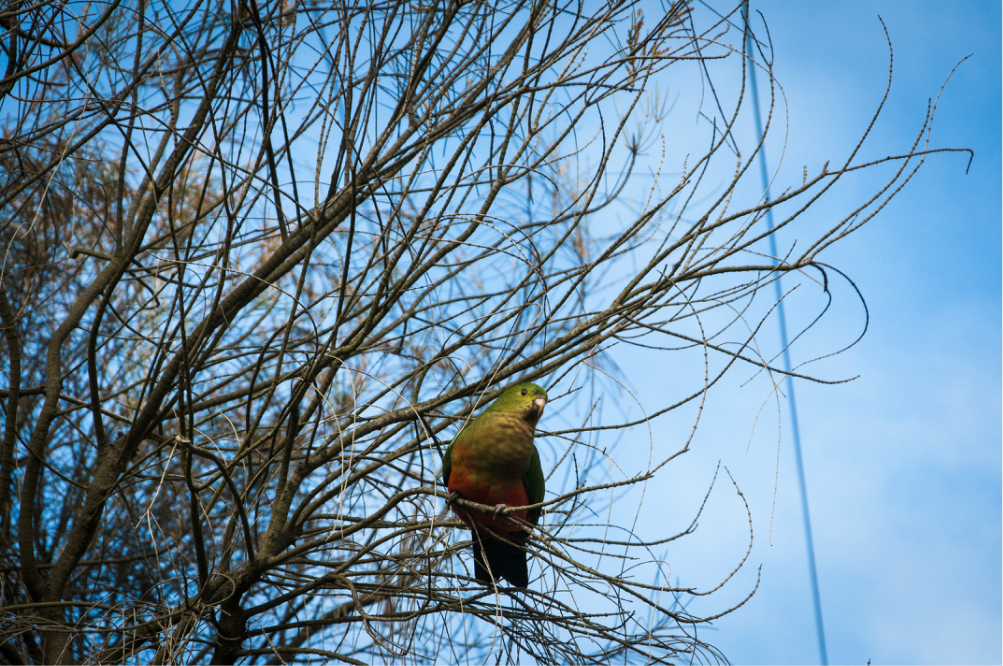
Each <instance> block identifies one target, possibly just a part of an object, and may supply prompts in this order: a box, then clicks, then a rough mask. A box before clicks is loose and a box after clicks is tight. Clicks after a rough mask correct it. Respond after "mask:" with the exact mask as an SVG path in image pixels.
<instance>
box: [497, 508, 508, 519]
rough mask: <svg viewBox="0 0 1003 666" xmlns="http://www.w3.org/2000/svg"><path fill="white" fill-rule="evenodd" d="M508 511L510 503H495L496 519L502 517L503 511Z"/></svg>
mask: <svg viewBox="0 0 1003 666" xmlns="http://www.w3.org/2000/svg"><path fill="white" fill-rule="evenodd" d="M506 511H508V505H507V504H496V505H495V511H494V516H495V520H498V519H499V518H501V515H502V514H503V513H505V512H506Z"/></svg>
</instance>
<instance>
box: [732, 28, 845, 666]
mask: <svg viewBox="0 0 1003 666" xmlns="http://www.w3.org/2000/svg"><path fill="white" fill-rule="evenodd" d="M745 38H746V53H747V54H748V57H749V59H750V61H751V60H752V32H751V31H749V30H748V28H746V32H745ZM749 79H750V84H751V87H752V108H753V111H754V116H755V120H756V136H757V137H758V138H759V140H760V141H764V137H763V122H762V119H761V118H760V114H759V90H758V88H757V87H756V65H755V63H750V67H749ZM759 171H760V175H761V176H762V179H763V190H764V191H765V196H766V201H767V202H768V201H769V200H770V179H769V176H768V171H767V168H766V145H765V141H764V142H763V145H762V146H760V148H759ZM766 229H767V230H768V231H771V232H772V231H773V209H772V208H769V209H767V211H766ZM769 239H770V256H771V257H772V260H773V265H774V266H776V265H778V264H779V263H780V262H779V260H778V259H777V257H778V256H779V255H778V254H777V239H776V237H775V235H774V234H772V233H771V234H770V235H769ZM773 285H774V287H776V294H777V315H778V317H779V320H780V346H781V348H782V349H783V357H784V370H785V371H786V372H787V373H790V371H791V355H790V351H789V350H788V348H787V318H786V317H785V316H784V301H783V291H782V290H781V288H780V276H779V275H778V276H777V279H776V280H774V282H773ZM787 397H788V399H789V401H790V408H791V432H792V433H793V439H794V461H795V464H796V465H797V472H798V485H799V486H800V487H801V513H802V515H803V516H804V535H805V543H806V544H807V545H808V572H809V574H810V575H811V596H812V601H813V603H814V606H815V630H816V632H817V634H818V653H819V659H820V660H821V663H822V664H823V665H827V664H828V663H829V656H828V654H827V653H826V649H825V626H824V625H823V624H822V598H821V595H820V594H819V591H818V572H817V571H816V568H815V545H814V541H813V539H812V536H811V517H810V515H809V513H808V484H807V482H806V481H805V474H804V462H803V461H802V459H801V432H800V430H799V429H798V409H797V402H796V401H795V400H794V380H793V378H792V377H791V376H790V374H788V375H787Z"/></svg>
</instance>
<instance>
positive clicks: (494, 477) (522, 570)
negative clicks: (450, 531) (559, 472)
mask: <svg viewBox="0 0 1003 666" xmlns="http://www.w3.org/2000/svg"><path fill="white" fill-rule="evenodd" d="M546 404H547V392H546V391H544V390H543V389H542V388H540V387H539V386H537V385H536V384H528V383H527V384H516V385H515V386H511V387H509V388H507V389H505V391H504V392H503V393H502V394H501V395H500V396H498V399H497V400H495V401H494V402H493V403H491V404H490V405H489V406H488V408H487V409H485V410H484V412H483V413H482V414H481V415H480V416H478V417H477V418H476V419H474V420H473V421H471V422H470V423H468V424H467V425H466V426H465V427H464V428H463V430H461V431H460V434H458V435H457V436H456V437H455V438H454V439H453V441H452V442H451V443H450V444H449V448H447V449H446V454H445V455H444V456H443V459H442V478H443V480H444V481H445V483H446V487H447V488H449V491H450V503H451V504H452V508H453V512H454V513H456V515H457V516H459V517H460V519H461V520H462V521H463V522H464V523H466V524H467V526H468V527H470V536H471V538H472V539H473V551H474V577H475V578H477V580H479V581H481V582H483V583H488V584H490V583H491V582H492V580H495V581H497V580H500V579H505V580H507V581H508V582H510V583H511V584H512V585H514V586H516V587H526V585H528V584H529V573H528V570H527V567H526V550H525V543H526V537H527V533H526V530H525V528H524V527H523V526H522V525H520V524H519V523H518V522H516V521H514V520H511V519H510V518H509V517H508V516H507V515H504V512H505V510H506V509H507V508H508V507H517V506H526V505H529V504H537V503H539V502H542V501H543V493H544V484H545V481H544V478H543V468H542V467H541V465H540V453H539V452H538V451H537V450H536V446H535V445H534V444H533V433H534V431H535V430H536V424H537V422H538V421H539V420H540V416H541V415H542V414H543V408H544V407H545V406H546ZM456 498H463V499H467V500H470V501H471V502H476V503H478V504H486V505H489V506H494V507H495V509H494V511H493V512H488V511H480V510H477V509H468V508H466V507H461V506H458V505H456V504H455V503H454V501H455V500H456ZM540 513H541V510H540V509H539V508H537V509H523V510H521V511H513V512H511V514H510V515H511V516H515V517H517V518H520V519H522V520H524V521H527V522H529V523H532V524H533V525H536V523H537V521H538V520H539V519H540Z"/></svg>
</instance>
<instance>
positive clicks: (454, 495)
mask: <svg viewBox="0 0 1003 666" xmlns="http://www.w3.org/2000/svg"><path fill="white" fill-rule="evenodd" d="M458 499H460V493H458V492H456V491H455V490H454V491H453V492H451V493H449V497H447V498H446V506H452V505H453V502H455V501H456V500H458Z"/></svg>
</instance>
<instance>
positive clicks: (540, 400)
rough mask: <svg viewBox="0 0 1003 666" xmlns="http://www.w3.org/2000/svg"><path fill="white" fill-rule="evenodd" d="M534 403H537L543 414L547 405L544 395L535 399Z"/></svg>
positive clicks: (537, 407)
mask: <svg viewBox="0 0 1003 666" xmlns="http://www.w3.org/2000/svg"><path fill="white" fill-rule="evenodd" d="M533 404H534V405H536V409H537V410H538V411H539V412H540V413H541V414H543V408H544V407H545V406H546V405H547V399H546V398H544V397H543V396H540V397H539V398H536V399H535V400H533Z"/></svg>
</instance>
